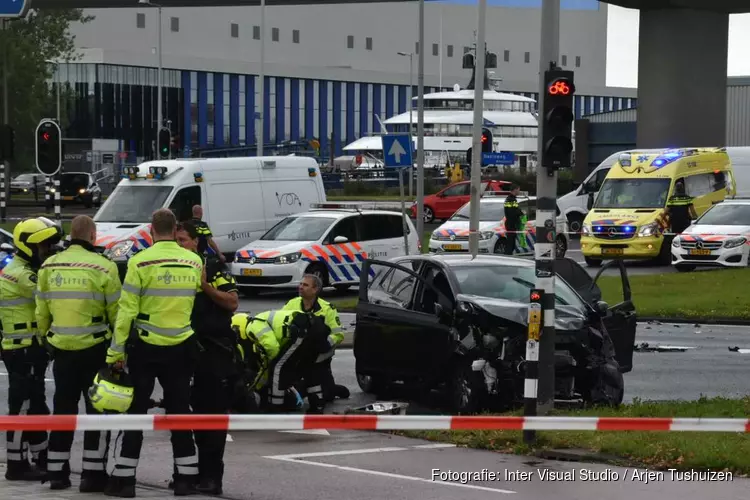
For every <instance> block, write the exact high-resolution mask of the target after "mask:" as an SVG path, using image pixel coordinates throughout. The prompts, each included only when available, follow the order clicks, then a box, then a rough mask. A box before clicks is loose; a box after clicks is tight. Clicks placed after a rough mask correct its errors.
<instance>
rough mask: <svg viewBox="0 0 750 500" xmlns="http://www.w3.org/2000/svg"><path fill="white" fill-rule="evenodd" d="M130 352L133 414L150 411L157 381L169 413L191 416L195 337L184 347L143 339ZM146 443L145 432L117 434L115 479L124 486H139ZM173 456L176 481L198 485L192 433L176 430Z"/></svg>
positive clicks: (195, 348)
mask: <svg viewBox="0 0 750 500" xmlns="http://www.w3.org/2000/svg"><path fill="white" fill-rule="evenodd" d="M126 352H127V355H128V369H129V373H130V378H131V380H132V382H133V386H134V392H135V395H134V399H133V404H132V405H131V407H130V410H129V411H128V413H129V414H135V415H144V414H146V413H147V412H148V410H149V409H150V407H151V394H152V393H153V392H154V385H155V384H156V381H157V380H158V381H159V385H161V387H162V389H163V390H164V399H163V401H164V408H165V410H166V412H167V413H168V414H187V413H190V379H191V378H192V376H193V370H194V367H195V362H196V358H197V344H196V341H195V336H194V335H193V336H192V337H190V338H189V339H188V340H186V341H185V342H183V343H182V344H179V345H176V346H169V347H161V346H155V345H151V344H147V343H145V342H143V341H141V340H140V339H139V340H136V341H134V342H132V343H130V342H129V344H128V346H127V348H126ZM142 444H143V432H142V431H122V432H120V433H119V434H118V435H117V440H116V442H115V449H116V451H115V468H114V470H113V471H112V478H113V479H115V480H116V481H118V482H119V483H120V484H121V485H122V486H125V485H130V484H135V475H136V468H137V467H138V459H139V458H140V455H141V446H142ZM172 453H173V456H174V473H173V479H174V480H175V481H188V482H194V481H195V480H196V479H197V477H198V455H197V454H196V451H195V442H194V441H193V433H192V431H172Z"/></svg>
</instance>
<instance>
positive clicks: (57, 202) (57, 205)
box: [54, 173, 62, 224]
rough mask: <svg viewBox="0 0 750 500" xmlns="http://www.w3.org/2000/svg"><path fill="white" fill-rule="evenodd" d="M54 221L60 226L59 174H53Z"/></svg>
mask: <svg viewBox="0 0 750 500" xmlns="http://www.w3.org/2000/svg"><path fill="white" fill-rule="evenodd" d="M54 182H55V220H57V222H58V224H61V222H60V219H61V218H62V217H61V216H60V174H59V173H57V174H55V181H54Z"/></svg>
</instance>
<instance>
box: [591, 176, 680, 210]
mask: <svg viewBox="0 0 750 500" xmlns="http://www.w3.org/2000/svg"><path fill="white" fill-rule="evenodd" d="M671 183H672V180H671V179H605V181H604V184H602V187H601V189H600V190H599V196H597V198H596V202H595V203H594V208H663V207H664V206H665V205H666V204H667V195H668V194H669V186H670V184H671Z"/></svg>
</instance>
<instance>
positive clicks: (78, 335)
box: [36, 215, 121, 492]
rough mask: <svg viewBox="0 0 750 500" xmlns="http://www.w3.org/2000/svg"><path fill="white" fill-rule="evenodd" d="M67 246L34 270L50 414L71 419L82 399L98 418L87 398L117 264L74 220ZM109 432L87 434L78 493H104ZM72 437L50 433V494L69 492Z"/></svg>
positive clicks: (105, 336) (101, 350) (92, 230)
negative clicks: (48, 358)
mask: <svg viewBox="0 0 750 500" xmlns="http://www.w3.org/2000/svg"><path fill="white" fill-rule="evenodd" d="M70 239H71V241H70V247H69V248H68V249H67V250H65V251H63V252H61V253H59V254H57V255H54V256H52V257H50V258H49V259H47V261H46V262H45V263H44V264H43V265H42V267H41V269H40V270H39V284H38V292H39V293H38V295H37V299H36V317H37V322H38V323H39V330H40V332H42V334H44V333H46V340H47V343H48V344H49V348H50V351H51V352H52V353H53V359H54V366H53V372H52V373H53V376H54V378H55V396H54V413H55V415H75V414H77V413H78V401H79V399H80V398H81V395H82V394H83V395H84V399H85V402H86V413H89V414H91V413H97V412H96V410H94V409H93V408H92V406H91V402H90V400H89V398H88V397H87V396H86V395H87V392H88V389H89V386H91V382H92V380H94V377H95V376H96V374H97V373H98V372H99V370H100V369H102V368H104V367H105V366H106V364H105V361H106V356H107V347H108V345H109V343H108V342H107V341H108V340H109V339H110V338H111V337H112V333H111V332H112V330H113V329H114V324H115V319H116V317H117V301H118V300H119V298H120V289H121V285H120V277H119V274H118V272H117V265H115V263H114V262H112V261H110V260H109V259H107V258H106V257H104V256H102V255H100V254H99V253H97V252H96V251H95V250H94V246H93V244H94V241H96V224H95V223H94V221H93V219H91V218H90V217H87V216H85V215H79V216H78V217H76V218H75V219H73V222H72V224H71V229H70ZM109 437H110V433H109V432H106V433H102V432H99V431H86V432H85V434H84V440H83V449H84V451H83V466H82V469H83V473H82V474H81V484H80V491H81V492H94V491H104V488H105V486H106V485H107V469H106V464H107V451H108V448H109ZM72 443H73V432H65V431H54V432H52V433H51V434H50V442H49V456H48V463H47V470H48V472H49V479H50V481H51V488H52V489H53V490H60V489H65V488H69V487H70V486H71V483H70V463H69V460H70V447H71V445H72Z"/></svg>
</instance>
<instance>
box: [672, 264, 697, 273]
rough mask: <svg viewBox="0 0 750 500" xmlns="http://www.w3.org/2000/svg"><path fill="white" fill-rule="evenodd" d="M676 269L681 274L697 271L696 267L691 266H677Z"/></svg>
mask: <svg viewBox="0 0 750 500" xmlns="http://www.w3.org/2000/svg"><path fill="white" fill-rule="evenodd" d="M674 267H675V269H677V271H679V272H681V273H689V272H690V271H695V266H693V265H690V264H675V266H674Z"/></svg>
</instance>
